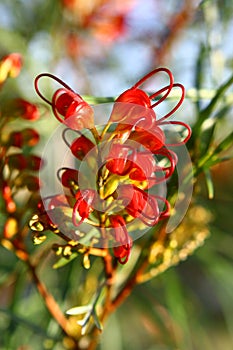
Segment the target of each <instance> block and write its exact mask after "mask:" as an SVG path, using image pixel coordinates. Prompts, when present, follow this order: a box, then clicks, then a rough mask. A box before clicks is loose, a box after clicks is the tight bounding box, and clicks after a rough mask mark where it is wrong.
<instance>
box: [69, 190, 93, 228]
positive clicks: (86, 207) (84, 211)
mask: <svg viewBox="0 0 233 350" xmlns="http://www.w3.org/2000/svg"><path fill="white" fill-rule="evenodd" d="M75 198H76V202H75V205H74V207H73V214H72V221H73V224H74V225H75V226H79V225H81V224H82V223H83V221H84V220H85V219H87V218H88V217H89V214H90V213H91V212H92V211H93V207H92V205H93V201H94V198H95V191H94V190H90V189H89V190H84V191H82V192H81V191H78V192H77V193H76V195H75ZM77 212H78V214H79V216H80V217H81V220H80V221H79V222H77V217H76V216H77Z"/></svg>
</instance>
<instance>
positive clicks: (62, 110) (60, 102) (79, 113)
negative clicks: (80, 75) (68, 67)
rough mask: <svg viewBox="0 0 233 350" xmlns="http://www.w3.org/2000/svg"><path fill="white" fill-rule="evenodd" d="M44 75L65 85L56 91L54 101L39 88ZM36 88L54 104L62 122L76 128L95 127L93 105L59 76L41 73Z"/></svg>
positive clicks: (49, 102) (56, 113) (53, 107)
mask: <svg viewBox="0 0 233 350" xmlns="http://www.w3.org/2000/svg"><path fill="white" fill-rule="evenodd" d="M42 77H49V78H51V79H53V80H55V81H56V82H58V83H59V84H61V85H62V86H63V88H60V89H58V90H56V91H55V93H54V94H53V97H52V101H49V100H48V99H47V98H45V97H44V96H43V95H42V94H41V92H40V90H39V86H38V83H39V80H40V79H41V78H42ZM35 89H36V92H37V93H38V95H39V96H40V97H41V98H42V99H43V100H44V101H45V102H47V103H48V104H50V105H51V106H52V109H53V112H54V115H55V117H56V118H57V119H58V120H59V121H60V122H61V123H64V124H66V125H67V126H68V127H70V128H71V129H74V130H81V129H83V128H88V129H91V128H93V127H94V112H93V109H92V108H91V106H90V105H89V104H88V103H87V102H85V101H84V100H83V99H82V97H81V96H80V95H79V94H77V93H75V92H74V91H73V90H72V89H71V88H70V87H69V86H68V85H66V84H65V83H64V82H63V81H62V80H60V79H59V78H57V77H55V76H54V75H52V74H48V73H43V74H39V75H38V76H37V77H36V79H35Z"/></svg>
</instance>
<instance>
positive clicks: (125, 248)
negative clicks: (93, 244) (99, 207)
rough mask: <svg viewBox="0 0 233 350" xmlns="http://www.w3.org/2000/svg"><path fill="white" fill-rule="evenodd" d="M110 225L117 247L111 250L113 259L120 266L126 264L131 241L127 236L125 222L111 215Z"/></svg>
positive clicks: (117, 216)
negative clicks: (116, 260) (114, 258)
mask: <svg viewBox="0 0 233 350" xmlns="http://www.w3.org/2000/svg"><path fill="white" fill-rule="evenodd" d="M109 220H110V223H111V225H112V227H113V228H114V239H115V241H116V243H117V244H120V245H119V246H116V247H114V248H113V252H114V255H115V257H116V258H117V259H118V261H119V262H120V263H121V264H125V263H127V261H128V259H129V255H130V250H131V247H132V240H131V238H130V236H129V235H128V231H127V228H126V224H125V220H124V219H123V217H122V216H120V215H111V216H110V217H109Z"/></svg>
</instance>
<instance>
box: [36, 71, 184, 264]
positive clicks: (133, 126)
mask: <svg viewBox="0 0 233 350" xmlns="http://www.w3.org/2000/svg"><path fill="white" fill-rule="evenodd" d="M158 73H165V74H167V76H168V79H169V83H168V85H166V86H165V87H162V88H161V89H159V90H158V91H156V92H155V93H152V94H150V95H149V94H147V93H146V92H145V91H144V90H142V89H141V85H143V84H144V82H145V81H146V80H147V79H149V78H151V77H152V76H154V75H156V74H158ZM43 76H47V77H52V78H53V79H55V80H56V81H57V82H59V83H60V84H61V85H62V86H63V87H62V88H61V89H58V90H56V91H55V93H54V94H53V98H52V101H51V102H50V101H49V100H47V99H46V98H45V97H44V96H43V95H42V94H41V93H40V91H39V89H38V80H39V79H40V78H41V77H43ZM35 85H36V90H37V92H38V93H39V95H40V96H41V97H42V98H43V100H44V101H46V102H48V103H49V104H50V105H51V106H52V110H53V112H54V115H55V117H56V118H57V119H58V120H59V121H60V122H63V123H65V124H66V125H68V126H69V127H68V128H66V129H65V130H64V131H63V133H62V137H63V140H64V142H65V143H66V145H67V147H68V148H69V149H70V153H71V154H72V155H73V157H74V164H77V166H76V167H75V168H74V169H71V168H70V167H62V168H60V169H58V172H57V176H58V179H59V181H60V183H61V185H62V187H63V189H64V192H65V196H66V197H64V195H63V197H64V198H66V199H65V201H66V203H65V204H64V201H63V199H64V198H63V197H62V198H63V199H62V200H60V197H59V195H55V196H54V199H55V201H54V203H53V205H51V203H52V199H50V203H49V206H48V209H49V210H53V209H54V208H55V207H56V206H57V207H61V208H64V207H65V210H66V211H68V214H67V216H66V219H67V220H68V218H69V220H70V223H69V224H70V227H71V229H72V230H73V231H75V230H76V231H77V227H80V229H81V228H82V227H84V228H85V227H86V226H85V225H83V224H88V225H90V226H91V227H92V228H93V227H94V228H95V229H96V230H97V234H96V236H94V237H92V243H91V244H93V241H95V242H97V243H98V244H103V247H106V246H108V244H109V245H110V246H112V247H113V254H114V256H115V257H116V259H117V260H118V261H119V262H120V263H121V264H125V263H126V262H127V261H128V259H129V256H130V251H131V248H132V242H133V240H134V232H133V231H132V232H131V231H130V230H131V227H132V226H133V225H134V222H136V223H137V224H138V226H139V227H140V228H143V229H145V230H146V228H149V227H151V226H155V225H156V224H157V223H158V222H159V221H160V220H162V219H165V218H167V217H168V216H169V215H170V205H169V202H168V200H167V199H166V197H165V193H164V191H162V192H160V187H159V186H160V185H161V184H163V185H164V184H165V183H166V181H167V180H168V179H169V178H170V177H171V176H172V175H173V173H174V171H175V168H176V165H177V162H178V157H177V155H176V152H175V151H174V147H175V146H180V145H182V144H184V143H185V142H186V141H187V140H188V139H189V137H190V135H191V130H190V128H189V126H188V125H186V124H185V123H183V122H179V121H171V122H169V121H168V120H167V119H168V117H169V116H171V115H172V114H173V113H174V112H175V111H176V110H177V109H178V108H179V106H180V105H181V103H182V101H183V99H184V88H183V86H182V85H181V84H176V83H174V79H173V76H172V74H171V72H170V71H169V70H168V69H167V68H158V69H155V70H154V71H152V72H151V73H149V74H147V75H146V76H145V77H143V78H142V79H140V80H139V81H138V82H137V83H136V84H135V85H134V86H133V87H131V88H130V89H128V90H126V91H125V92H123V93H122V94H121V95H120V96H119V97H118V98H117V99H116V101H115V103H114V104H113V106H112V111H111V114H110V117H109V122H108V124H107V125H106V127H105V128H102V129H101V130H102V131H100V133H98V131H97V129H94V130H93V123H94V117H93V109H92V108H91V106H89V105H88V104H87V103H86V102H85V101H84V100H83V99H82V97H81V96H80V95H79V94H77V93H75V92H74V91H73V90H72V89H71V88H69V87H68V86H67V85H66V84H65V83H63V82H61V81H60V80H59V79H58V78H56V77H53V76H51V75H49V74H42V75H40V76H39V77H37V79H36V82H35ZM173 87H174V88H179V89H180V90H181V97H180V99H179V100H178V102H177V104H176V105H175V107H173V108H172V109H171V110H170V111H169V112H168V113H166V114H165V115H164V116H162V117H161V118H160V119H159V118H158V117H157V114H156V112H155V108H156V106H157V105H158V104H160V103H162V102H163V101H164V100H165V99H166V98H167V97H168V95H169V94H170V92H171V90H172V89H173ZM73 118H74V120H73ZM69 120H71V123H70V121H69ZM167 124H171V125H173V126H174V127H175V126H177V125H178V126H179V127H180V126H181V127H183V129H184V132H186V136H185V137H178V139H177V141H176V142H169V140H168V136H167V133H166V130H164V126H166V125H167ZM71 129H72V131H73V132H74V133H75V138H74V140H73V141H72V142H68V137H67V134H66V133H67V132H70V130H71ZM82 129H84V131H82ZM85 129H89V131H88V132H85ZM77 134H78V136H77V137H76V135H77ZM90 135H91V136H90ZM171 146H172V149H171ZM156 191H157V192H156ZM93 238H95V239H94V240H93Z"/></svg>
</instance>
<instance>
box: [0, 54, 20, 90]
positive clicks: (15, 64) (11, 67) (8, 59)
mask: <svg viewBox="0 0 233 350" xmlns="http://www.w3.org/2000/svg"><path fill="white" fill-rule="evenodd" d="M21 67H22V56H21V55H20V54H19V53H11V54H9V55H7V56H5V57H3V59H2V60H1V61H0V85H1V84H3V83H4V82H5V80H6V79H7V78H8V77H11V78H16V77H17V76H18V75H19V73H20V71H21Z"/></svg>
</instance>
